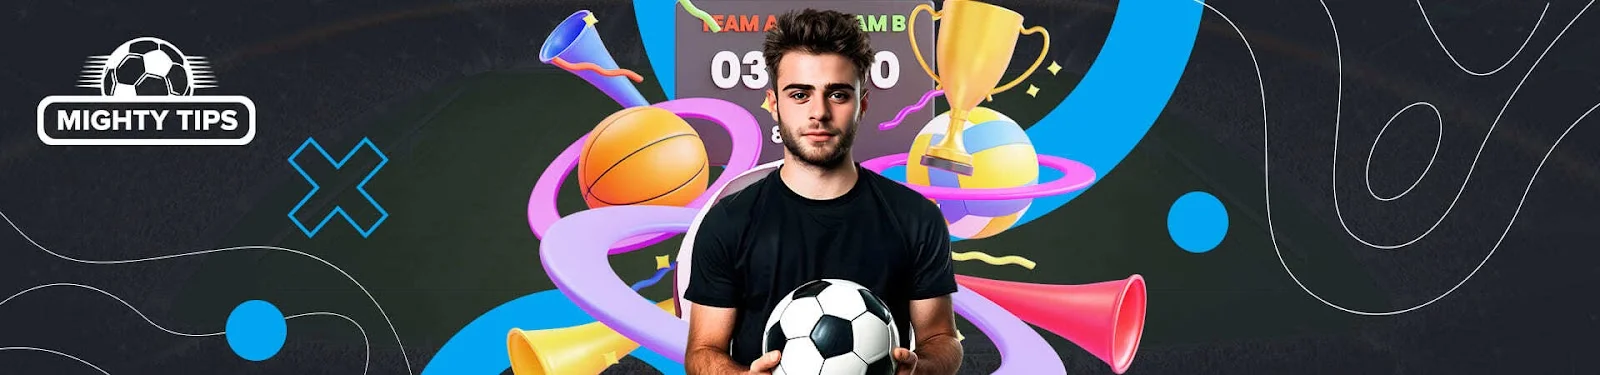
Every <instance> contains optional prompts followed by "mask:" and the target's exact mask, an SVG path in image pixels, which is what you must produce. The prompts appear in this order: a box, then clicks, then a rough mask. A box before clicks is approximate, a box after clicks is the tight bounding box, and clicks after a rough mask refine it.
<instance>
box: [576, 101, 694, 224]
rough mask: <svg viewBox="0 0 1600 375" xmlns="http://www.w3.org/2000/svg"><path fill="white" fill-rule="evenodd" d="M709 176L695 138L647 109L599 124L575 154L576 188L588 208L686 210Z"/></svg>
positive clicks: (669, 116) (677, 122) (672, 119)
mask: <svg viewBox="0 0 1600 375" xmlns="http://www.w3.org/2000/svg"><path fill="white" fill-rule="evenodd" d="M710 173H711V170H710V164H709V163H707V160H706V146H705V143H702V142H701V141H700V133H697V132H695V131H694V128H693V127H690V126H689V123H688V122H685V121H683V118H680V117H678V115H676V114H673V113H672V112H671V111H667V110H665V109H661V108H657V107H651V106H641V107H633V108H626V109H623V110H621V111H617V113H613V114H611V116H608V117H606V119H605V120H601V121H600V125H597V126H595V128H594V131H592V132H589V138H587V139H584V141H583V153H581V154H579V155H578V189H579V191H581V192H583V201H584V202H585V203H588V204H589V208H600V207H606V206H622V205H635V204H643V205H659V206H679V207H682V206H687V205H688V204H689V202H691V201H694V199H695V198H699V197H700V194H701V193H704V192H705V191H706V181H707V179H708V178H709V175H710Z"/></svg>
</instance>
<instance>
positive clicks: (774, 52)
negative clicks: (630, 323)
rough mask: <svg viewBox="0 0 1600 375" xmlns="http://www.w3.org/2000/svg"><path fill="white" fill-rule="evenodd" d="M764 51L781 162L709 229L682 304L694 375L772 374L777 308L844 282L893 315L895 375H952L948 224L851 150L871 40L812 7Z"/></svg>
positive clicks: (702, 233) (781, 24)
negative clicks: (820, 286) (797, 292)
mask: <svg viewBox="0 0 1600 375" xmlns="http://www.w3.org/2000/svg"><path fill="white" fill-rule="evenodd" d="M764 50H765V51H764V52H765V54H766V62H767V67H768V69H770V70H771V71H772V72H771V76H772V77H773V79H772V82H773V87H772V88H771V89H768V90H767V100H768V101H769V103H772V111H771V112H772V118H773V120H775V121H777V122H778V123H779V124H780V125H781V126H780V129H781V131H780V132H779V133H780V137H781V138H782V140H783V146H784V159H783V160H784V161H783V164H782V166H781V167H780V168H779V169H778V171H776V172H774V173H772V174H770V175H768V176H766V177H764V178H763V179H762V180H760V181H758V182H756V183H755V184H753V185H751V186H749V187H746V188H745V189H744V190H741V191H739V192H738V193H736V194H734V195H731V196H728V197H726V198H723V199H722V200H720V201H718V202H717V203H716V204H715V205H713V206H712V207H711V208H710V210H709V211H708V212H707V213H706V216H705V218H704V220H702V222H701V225H700V228H699V229H698V232H697V233H698V234H696V239H695V243H694V244H693V246H694V249H693V250H694V252H693V254H694V255H693V260H692V261H693V264H694V267H693V268H692V270H691V272H690V275H689V285H688V287H687V290H686V291H685V294H684V297H685V299H687V300H688V301H689V302H690V303H689V308H690V309H691V310H690V322H689V344H688V349H687V350H688V352H687V353H685V355H684V367H685V369H686V370H687V371H688V373H689V374H692V375H724V374H730V375H731V374H770V373H772V371H774V370H775V369H776V367H777V366H778V364H779V363H780V361H781V360H782V359H781V356H780V354H779V353H778V352H776V351H773V352H769V353H761V352H760V351H761V341H762V340H761V335H762V331H763V330H765V327H764V325H765V323H766V321H767V318H768V316H770V315H771V314H772V309H773V308H774V307H775V305H776V304H777V303H778V301H779V300H781V299H783V297H784V296H785V295H787V294H788V293H789V292H790V291H792V290H794V288H796V287H799V286H800V285H801V284H804V283H806V282H808V281H812V280H816V279H824V278H837V279H846V280H851V281H854V282H856V283H859V284H861V285H863V286H865V287H867V288H869V289H871V290H872V292H873V293H874V294H876V295H877V296H878V297H879V298H881V299H883V301H884V303H885V304H887V305H888V307H889V309H890V312H891V313H893V315H894V320H895V324H897V325H898V329H899V332H900V343H901V347H898V348H895V349H894V350H893V352H892V353H891V355H892V356H893V358H894V359H895V361H896V362H897V363H898V367H897V368H898V369H899V374H941V375H948V374H955V372H956V369H957V368H958V367H959V366H960V364H961V355H962V352H961V343H960V342H959V341H957V340H956V330H955V313H954V312H953V311H952V307H951V301H950V294H952V293H955V291H956V282H955V274H954V271H953V267H952V265H951V259H950V237H949V228H948V227H947V226H946V224H945V222H944V217H943V216H942V215H941V214H940V211H939V208H938V206H936V205H934V204H933V202H931V201H929V200H928V199H927V198H925V197H923V196H922V195H920V194H918V193H917V192H915V191H913V190H911V189H910V188H907V187H905V186H902V185H900V184H899V183H898V182H895V181H893V180H890V179H888V178H885V177H883V176H881V175H878V174H876V173H874V172H872V171H869V170H866V169H864V168H861V166H860V164H857V163H856V162H855V160H854V159H853V157H852V156H851V154H850V146H851V144H852V143H853V142H854V140H855V136H856V131H857V129H858V128H859V126H858V125H859V124H857V122H858V121H859V120H860V118H861V113H862V112H863V111H865V110H866V108H867V93H866V92H865V87H864V86H865V85H864V83H865V79H866V74H867V69H869V68H868V66H869V65H870V64H871V62H872V59H873V52H872V48H871V47H870V46H869V45H868V41H867V35H866V33H865V32H863V31H861V29H860V27H859V23H858V22H857V21H856V18H855V16H852V15H848V14H843V13H839V12H836V11H816V10H811V9H807V10H805V11H799V12H790V13H787V14H784V15H782V16H780V17H779V18H778V22H777V25H776V27H775V28H773V29H772V30H770V31H768V33H767V39H766V43H765V46H764ZM912 332H915V334H914V336H915V337H912V336H913V335H912ZM912 340H915V343H916V344H915V346H912V345H910V343H911V342H913V341H912ZM906 347H915V348H916V351H915V352H913V351H910V350H907V349H906Z"/></svg>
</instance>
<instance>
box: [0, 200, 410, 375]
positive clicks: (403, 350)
mask: <svg viewBox="0 0 1600 375" xmlns="http://www.w3.org/2000/svg"><path fill="white" fill-rule="evenodd" d="M0 219H5V220H6V223H8V224H11V229H15V230H16V231H17V234H19V235H22V238H23V239H26V240H28V243H31V244H33V246H34V247H37V248H39V250H43V251H44V252H46V253H49V254H50V255H53V256H55V257H57V258H61V259H66V260H69V261H73V262H79V263H87V264H125V263H137V262H145V261H152V260H162V259H172V258H179V257H186V256H191V255H201V254H210V253H219V252H225V251H237V250H273V251H282V252H287V253H292V254H295V255H300V256H304V257H307V258H311V259H313V260H316V261H318V262H321V263H322V264H323V265H327V266H328V267H330V268H333V270H334V271H339V274H340V275H344V277H345V278H346V279H349V280H350V282H351V283H354V284H356V288H359V289H361V293H363V294H366V295H367V300H370V301H372V306H373V307H376V308H377V309H378V314H379V315H382V316H383V322H384V323H385V324H388V326H389V332H390V333H393V334H394V342H395V345H397V346H399V347H400V359H401V360H402V361H404V362H405V364H406V372H407V373H409V374H416V372H415V371H413V370H412V369H411V359H410V358H409V357H407V356H406V347H405V343H403V342H401V341H400V332H399V331H396V330H395V329H394V322H392V321H390V320H389V313H387V312H384V311H383V305H380V304H378V299H377V298H374V297H373V296H372V292H369V291H367V287H366V286H363V285H361V282H360V281H356V278H355V277H353V276H350V273H348V272H345V271H344V269H342V268H339V266H335V265H333V263H330V262H328V261H327V260H323V259H322V258H319V257H317V256H316V255H311V254H308V253H306V252H303V251H300V250H295V249H287V248H282V247H277V246H262V245H250V246H234V247H226V248H220V249H211V250H200V251H193V252H187V253H181V254H172V255H162V256H158V257H151V258H141V259H128V260H82V259H77V258H72V257H69V256H65V255H61V254H58V253H56V252H54V251H50V249H48V248H45V247H44V245H40V244H39V242H37V241H34V240H33V237H29V236H28V233H27V232H23V231H22V228H19V227H17V223H16V222H13V221H11V217H10V216H7V215H6V214H5V212H4V211H0Z"/></svg>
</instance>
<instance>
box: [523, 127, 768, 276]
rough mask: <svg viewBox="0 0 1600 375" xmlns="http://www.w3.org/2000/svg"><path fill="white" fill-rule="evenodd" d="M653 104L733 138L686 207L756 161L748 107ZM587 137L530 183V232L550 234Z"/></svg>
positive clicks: (625, 246)
mask: <svg viewBox="0 0 1600 375" xmlns="http://www.w3.org/2000/svg"><path fill="white" fill-rule="evenodd" d="M653 106H654V107H657V108H661V109H665V110H668V111H671V112H672V113H674V114H677V115H678V116H680V117H684V118H698V119H703V120H708V121H711V122H713V123H716V124H717V125H721V126H722V128H723V129H725V130H727V131H728V135H729V137H728V138H729V139H731V140H732V143H733V149H732V151H731V152H729V154H728V162H727V164H725V165H724V166H723V170H722V175H721V176H718V177H717V180H716V181H715V182H712V183H711V186H710V187H709V188H707V189H706V191H705V192H704V193H701V194H700V197H698V198H695V200H694V201H692V202H690V203H689V205H688V207H690V208H699V207H700V206H702V205H704V204H705V203H706V201H707V200H709V199H711V194H713V193H714V192H716V191H717V190H718V189H721V187H722V186H723V185H727V184H728V181H732V180H733V178H734V177H737V176H739V174H740V173H744V171H746V170H749V169H750V168H751V167H754V166H755V165H756V161H758V160H759V159H760V157H761V142H762V141H763V140H764V138H762V136H761V124H760V123H759V122H756V118H755V116H754V115H751V114H750V111H749V110H746V109H744V107H740V106H739V105H737V104H733V103H731V102H728V101H726V100H721V99H713V98H683V99H678V100H671V101H666V102H661V103H657V104H655V105H653ZM588 138H589V135H588V134H584V136H583V137H579V138H578V140H577V141H576V142H573V143H572V145H571V146H567V149H566V150H565V151H562V152H561V155H559V156H556V159H555V160H553V161H551V162H550V166H548V167H545V170H544V173H543V174H541V175H539V181H538V182H535V183H534V185H533V191H531V192H529V197H528V227H529V228H531V229H533V235H534V236H536V237H538V238H541V239H543V238H544V237H545V236H546V235H548V234H549V229H550V226H551V225H552V224H555V222H556V221H557V220H560V219H561V213H560V212H559V210H557V208H556V198H557V197H558V195H559V193H560V192H561V183H562V182H564V181H565V180H566V178H567V176H568V175H569V174H571V173H572V170H573V169H574V168H577V166H578V156H579V155H580V154H581V153H582V152H583V142H584V141H585V140H587V139H588ZM672 236H673V235H672V234H661V233H657V234H645V235H640V236H636V237H632V238H628V239H625V240H623V241H621V242H618V243H617V244H616V245H615V246H614V247H613V248H612V249H611V253H612V254H618V253H625V252H628V251H632V250H634V249H638V248H642V247H645V246H650V245H654V244H656V243H660V242H661V241H665V240H666V239H668V238H672Z"/></svg>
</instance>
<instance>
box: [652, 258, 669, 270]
mask: <svg viewBox="0 0 1600 375" xmlns="http://www.w3.org/2000/svg"><path fill="white" fill-rule="evenodd" d="M670 261H671V258H668V257H667V256H666V255H661V256H657V257H656V269H658V270H659V269H666V268H667V267H672V264H670Z"/></svg>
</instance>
